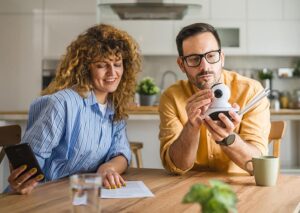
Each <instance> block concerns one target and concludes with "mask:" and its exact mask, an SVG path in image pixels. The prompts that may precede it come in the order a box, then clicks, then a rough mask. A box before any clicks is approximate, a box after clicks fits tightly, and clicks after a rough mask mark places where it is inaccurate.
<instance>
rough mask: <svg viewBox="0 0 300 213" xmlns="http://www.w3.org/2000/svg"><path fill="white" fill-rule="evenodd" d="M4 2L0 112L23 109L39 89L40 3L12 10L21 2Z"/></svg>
mask: <svg viewBox="0 0 300 213" xmlns="http://www.w3.org/2000/svg"><path fill="white" fill-rule="evenodd" d="M7 2H8V1H1V12H0V29H1V39H0V47H1V48H0V64H1V67H0V76H1V78H0V91H1V92H0V100H1V104H0V110H1V111H18V110H27V109H28V108H29V104H30V103H31V102H32V100H33V99H34V98H35V97H37V96H38V95H39V93H40V90H41V79H42V73H41V63H42V20H43V19H42V14H41V13H40V11H41V10H42V8H41V5H42V4H39V1H28V2H26V3H28V4H27V5H26V6H25V7H22V8H21V7H20V8H18V7H16V8H13V5H14V4H17V3H20V2H23V1H9V2H10V3H9V4H7ZM35 3H37V4H35ZM21 4H22V5H23V3H21ZM24 5H25V3H24ZM24 5H23V6H24ZM2 6H3V7H2ZM4 7H6V9H7V11H5V10H4V9H3V8H4ZM13 9H15V10H13Z"/></svg>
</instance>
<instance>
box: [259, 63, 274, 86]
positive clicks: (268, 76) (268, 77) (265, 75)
mask: <svg viewBox="0 0 300 213" xmlns="http://www.w3.org/2000/svg"><path fill="white" fill-rule="evenodd" d="M258 78H259V79H260V80H261V81H262V84H263V86H264V87H265V88H270V90H271V89H272V79H273V72H272V70H268V69H266V68H264V69H263V70H260V71H259V72H258Z"/></svg>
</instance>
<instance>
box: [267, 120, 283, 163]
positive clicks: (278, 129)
mask: <svg viewBox="0 0 300 213" xmlns="http://www.w3.org/2000/svg"><path fill="white" fill-rule="evenodd" d="M285 127H286V122H285V121H272V122H271V131H270V134H269V143H272V142H273V156H275V157H279V156H280V143H281V139H282V137H283V135H284V133H285Z"/></svg>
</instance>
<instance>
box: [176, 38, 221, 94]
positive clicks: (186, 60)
mask: <svg viewBox="0 0 300 213" xmlns="http://www.w3.org/2000/svg"><path fill="white" fill-rule="evenodd" d="M182 49H183V57H178V59H177V63H178V65H179V66H180V69H181V71H182V72H184V73H186V75H187V77H188V79H189V81H190V82H191V83H192V84H194V85H195V86H196V87H197V88H199V89H208V88H211V87H212V85H213V84H215V83H217V82H218V81H219V80H220V77H221V72H222V67H223V65H224V54H223V52H218V50H219V47H218V42H217V40H216V39H215V37H214V36H213V34H212V33H209V32H205V33H199V34H197V35H194V36H192V37H189V38H187V39H185V40H184V41H183V43H182ZM206 53H207V54H206ZM197 54H198V55H199V54H206V57H202V58H201V61H199V56H197ZM187 56H188V57H187ZM199 62H200V64H199V65H198V66H195V65H197V64H198V63H199ZM209 62H210V63H209ZM189 65H194V66H193V67H191V66H189Z"/></svg>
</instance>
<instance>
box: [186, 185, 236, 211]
mask: <svg viewBox="0 0 300 213" xmlns="http://www.w3.org/2000/svg"><path fill="white" fill-rule="evenodd" d="M209 183H210V186H207V185H204V184H201V183H198V184H195V185H193V186H192V187H191V189H190V191H189V192H188V193H187V194H186V195H185V196H184V198H183V200H182V202H183V203H199V204H200V205H201V207H202V211H203V213H208V212H209V213H212V212H218V213H223V212H224V213H226V212H237V209H236V203H237V197H236V194H235V192H234V191H233V190H232V189H231V187H230V186H229V185H227V184H225V183H223V182H222V181H218V180H210V181H209Z"/></svg>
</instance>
